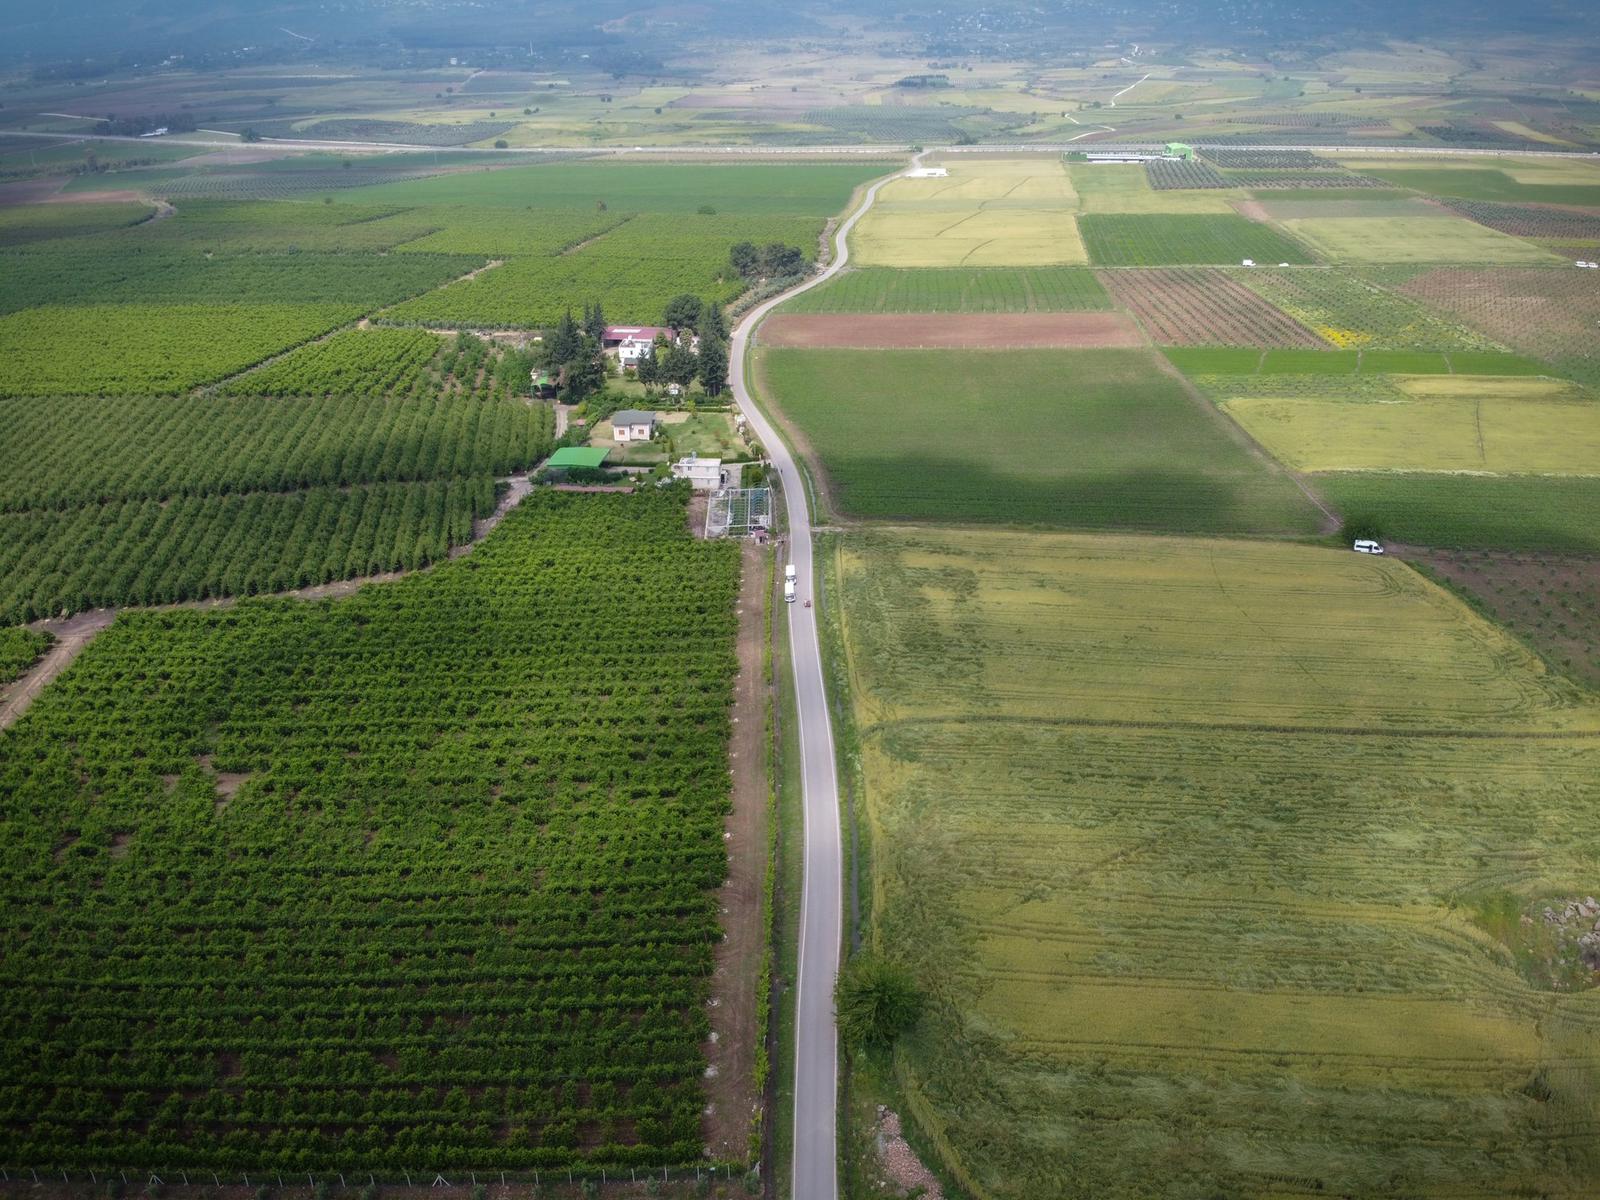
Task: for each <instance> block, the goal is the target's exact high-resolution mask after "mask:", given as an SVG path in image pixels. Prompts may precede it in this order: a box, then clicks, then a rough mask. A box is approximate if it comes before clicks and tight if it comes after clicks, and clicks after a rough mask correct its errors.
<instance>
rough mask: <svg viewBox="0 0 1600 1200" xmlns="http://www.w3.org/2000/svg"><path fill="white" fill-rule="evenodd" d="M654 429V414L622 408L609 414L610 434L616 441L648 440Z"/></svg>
mask: <svg viewBox="0 0 1600 1200" xmlns="http://www.w3.org/2000/svg"><path fill="white" fill-rule="evenodd" d="M655 431H656V414H655V413H653V412H642V411H640V410H639V409H637V408H624V409H622V410H621V411H619V412H614V413H612V414H611V436H612V437H614V438H615V439H616V440H617V442H618V443H622V442H648V441H649V440H650V436H651V434H653V433H655Z"/></svg>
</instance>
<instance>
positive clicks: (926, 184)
mask: <svg viewBox="0 0 1600 1200" xmlns="http://www.w3.org/2000/svg"><path fill="white" fill-rule="evenodd" d="M948 169H949V172H950V174H949V175H948V176H947V177H943V178H933V179H907V178H902V179H896V180H894V181H892V182H891V183H889V184H887V185H885V186H884V188H883V189H882V191H880V192H879V193H878V200H877V202H876V203H875V204H874V205H873V206H872V208H871V209H869V210H868V212H867V214H866V215H865V216H864V217H862V219H861V221H860V223H859V224H858V225H857V226H856V228H855V231H854V233H852V235H851V239H852V241H851V248H852V256H851V257H852V258H853V259H854V260H855V261H857V262H859V263H860V264H862V265H863V266H878V267H957V266H960V267H1005V266H1046V265H1051V264H1062V263H1067V264H1070V263H1082V262H1084V261H1085V256H1084V250H1083V243H1082V241H1081V240H1080V239H1079V237H1078V229H1077V224H1076V222H1075V220H1074V217H1073V214H1074V212H1075V211H1076V209H1077V194H1076V193H1075V192H1074V191H1073V189H1072V185H1071V184H1070V183H1069V182H1068V181H1067V175H1066V172H1065V171H1063V170H1062V167H1061V164H1060V163H1059V162H1056V161H1054V160H1051V159H1041V158H1031V159H981V160H977V161H973V162H955V163H951V164H949V168H948Z"/></svg>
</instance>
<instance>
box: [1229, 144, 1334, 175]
mask: <svg viewBox="0 0 1600 1200" xmlns="http://www.w3.org/2000/svg"><path fill="white" fill-rule="evenodd" d="M1200 153H1201V154H1202V155H1203V156H1205V157H1206V158H1208V159H1210V160H1211V161H1212V162H1214V163H1215V164H1216V165H1217V166H1219V167H1224V168H1228V169H1236V168H1237V169H1243V170H1255V171H1274V170H1293V171H1343V170H1344V168H1343V167H1342V166H1340V165H1339V164H1338V163H1336V162H1334V161H1333V160H1332V159H1328V158H1323V157H1321V156H1320V155H1317V154H1313V153H1312V152H1311V151H1309V150H1258V149H1256V148H1255V147H1253V146H1208V147H1206V148H1205V149H1204V150H1202V151H1201V152H1200Z"/></svg>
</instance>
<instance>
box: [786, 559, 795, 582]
mask: <svg viewBox="0 0 1600 1200" xmlns="http://www.w3.org/2000/svg"><path fill="white" fill-rule="evenodd" d="M783 577H784V578H785V579H787V580H788V581H789V582H790V583H793V582H794V581H795V578H796V576H795V569H794V564H793V563H790V564H789V565H788V566H787V567H785V568H784V569H783Z"/></svg>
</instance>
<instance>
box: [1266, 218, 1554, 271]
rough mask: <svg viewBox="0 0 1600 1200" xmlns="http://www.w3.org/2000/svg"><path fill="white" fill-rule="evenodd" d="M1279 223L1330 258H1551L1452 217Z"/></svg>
mask: <svg viewBox="0 0 1600 1200" xmlns="http://www.w3.org/2000/svg"><path fill="white" fill-rule="evenodd" d="M1283 224H1284V227H1285V228H1286V229H1288V230H1289V231H1290V232H1292V233H1294V234H1295V235H1296V236H1297V237H1300V238H1302V239H1304V240H1305V241H1306V242H1307V243H1309V244H1310V245H1312V246H1315V247H1316V248H1317V250H1318V251H1320V252H1321V253H1322V255H1323V256H1324V257H1326V258H1327V259H1329V260H1330V261H1332V262H1357V263H1365V262H1372V263H1412V262H1416V263H1434V262H1474V263H1549V262H1555V261H1556V256H1555V255H1554V254H1552V253H1551V252H1550V251H1548V250H1545V249H1543V248H1541V247H1539V246H1535V245H1534V244H1533V243H1532V242H1526V241H1523V240H1522V239H1520V238H1514V237H1510V236H1508V235H1506V234H1503V233H1500V232H1498V231H1497V230H1493V229H1489V228H1487V227H1485V226H1482V225H1475V224H1473V223H1472V222H1471V221H1466V220H1462V219H1460V218H1456V217H1451V218H1447V219H1439V218H1435V217H1322V218H1317V217H1304V218H1300V217H1297V218H1293V219H1291V220H1287V221H1285V222H1284V223H1283Z"/></svg>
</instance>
